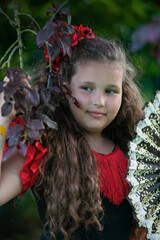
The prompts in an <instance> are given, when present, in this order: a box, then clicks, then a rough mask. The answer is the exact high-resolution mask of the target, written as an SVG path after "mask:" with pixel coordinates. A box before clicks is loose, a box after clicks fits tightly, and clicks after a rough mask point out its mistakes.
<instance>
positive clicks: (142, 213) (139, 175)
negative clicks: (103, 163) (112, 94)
mask: <svg viewBox="0 0 160 240" xmlns="http://www.w3.org/2000/svg"><path fill="white" fill-rule="evenodd" d="M143 111H144V116H143V119H142V120H140V121H139V122H138V123H137V124H136V127H135V136H134V138H133V140H132V141H131V142H130V143H129V152H128V160H129V166H128V173H127V177H126V178H127V181H128V182H129V184H130V185H131V190H130V193H129V195H128V200H129V202H130V203H131V205H132V206H133V211H134V216H135V218H136V219H137V221H138V223H139V226H143V227H145V228H146V229H147V232H148V234H147V239H150V240H160V91H157V92H156V94H155V96H154V98H153V100H152V101H150V102H148V103H146V105H145V107H144V110H143Z"/></svg>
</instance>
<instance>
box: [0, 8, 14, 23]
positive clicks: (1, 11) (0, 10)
mask: <svg viewBox="0 0 160 240" xmlns="http://www.w3.org/2000/svg"><path fill="white" fill-rule="evenodd" d="M0 13H1V14H3V15H4V16H5V17H6V18H7V19H8V21H9V22H10V23H11V24H12V25H14V26H15V23H14V22H13V21H12V19H11V18H10V17H8V15H7V14H6V13H5V12H4V11H3V10H2V8H0Z"/></svg>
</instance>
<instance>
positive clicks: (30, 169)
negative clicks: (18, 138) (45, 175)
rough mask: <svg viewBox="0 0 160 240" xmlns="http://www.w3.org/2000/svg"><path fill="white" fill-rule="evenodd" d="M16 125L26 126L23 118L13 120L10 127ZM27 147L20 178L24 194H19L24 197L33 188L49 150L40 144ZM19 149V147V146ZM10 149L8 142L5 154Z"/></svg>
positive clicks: (36, 143)
mask: <svg viewBox="0 0 160 240" xmlns="http://www.w3.org/2000/svg"><path fill="white" fill-rule="evenodd" d="M15 124H21V125H22V126H25V123H24V121H23V120H22V119H21V118H15V119H13V120H12V122H11V124H10V127H11V126H13V125H15ZM26 145H27V153H26V160H25V163H24V166H23V169H22V170H21V172H20V178H21V182H22V192H21V193H20V194H18V195H19V196H22V195H23V194H24V193H25V192H26V191H27V190H28V189H29V188H31V187H32V186H33V185H34V184H35V182H36V180H37V177H38V174H39V166H40V163H41V162H42V159H43V156H44V155H45V153H46V151H47V148H44V147H43V146H42V145H41V144H40V143H39V142H37V141H36V142H34V144H32V145H28V144H27V143H26ZM17 148H18V146H17ZM7 149H8V145H7V142H6V143H5V146H4V150H3V154H4V153H5V151H6V150H7Z"/></svg>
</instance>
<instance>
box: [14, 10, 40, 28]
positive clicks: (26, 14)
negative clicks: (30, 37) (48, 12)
mask: <svg viewBox="0 0 160 240" xmlns="http://www.w3.org/2000/svg"><path fill="white" fill-rule="evenodd" d="M18 15H20V16H27V17H29V18H30V19H31V20H32V21H33V22H34V23H35V24H36V25H37V27H38V29H39V30H41V28H40V26H39V24H38V23H37V21H36V20H35V19H34V18H33V17H32V16H31V15H30V14H28V13H18Z"/></svg>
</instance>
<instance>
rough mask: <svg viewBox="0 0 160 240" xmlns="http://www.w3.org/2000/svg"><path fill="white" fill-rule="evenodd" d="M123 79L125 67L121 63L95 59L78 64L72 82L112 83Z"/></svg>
mask: <svg viewBox="0 0 160 240" xmlns="http://www.w3.org/2000/svg"><path fill="white" fill-rule="evenodd" d="M122 79H123V67H122V66H121V65H120V64H118V63H110V62H95V61H93V62H83V63H78V64H76V66H75V74H74V75H73V77H72V79H71V82H82V83H83V82H94V83H100V82H102V83H112V82H113V81H115V82H121V81H122Z"/></svg>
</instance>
